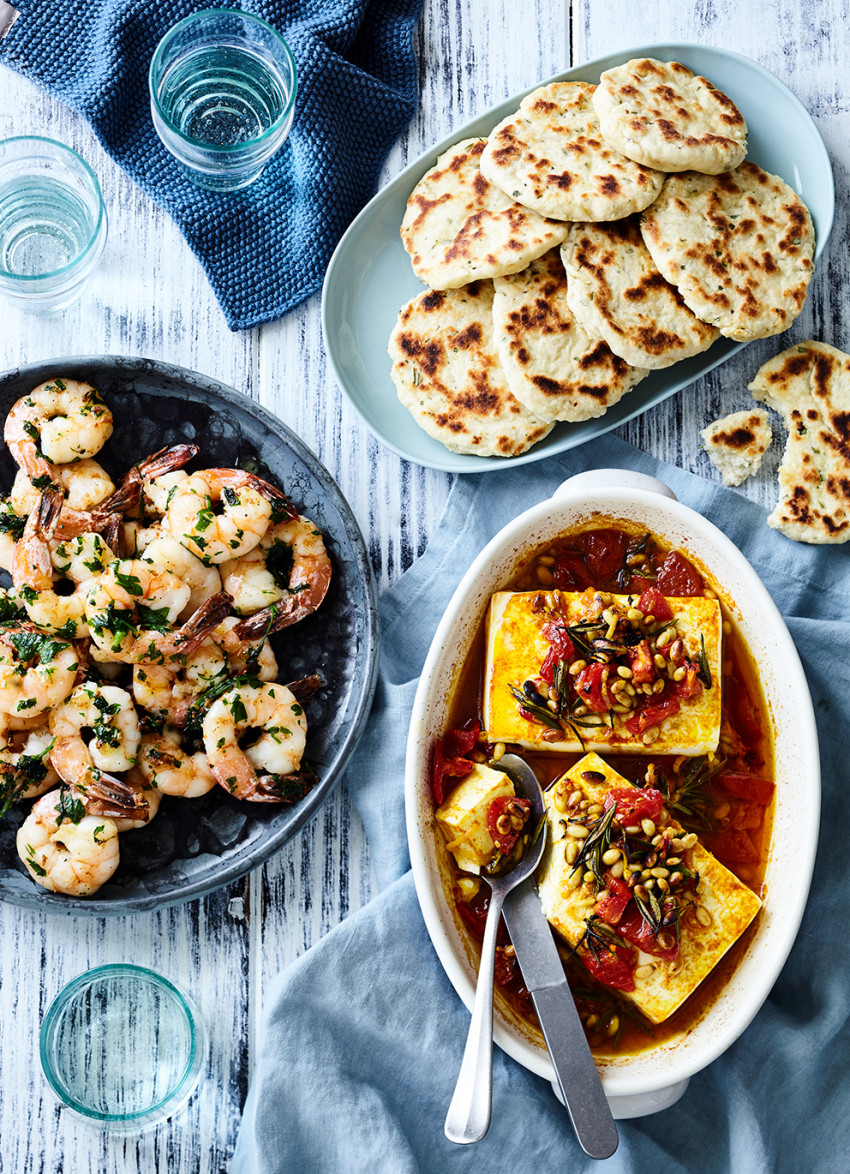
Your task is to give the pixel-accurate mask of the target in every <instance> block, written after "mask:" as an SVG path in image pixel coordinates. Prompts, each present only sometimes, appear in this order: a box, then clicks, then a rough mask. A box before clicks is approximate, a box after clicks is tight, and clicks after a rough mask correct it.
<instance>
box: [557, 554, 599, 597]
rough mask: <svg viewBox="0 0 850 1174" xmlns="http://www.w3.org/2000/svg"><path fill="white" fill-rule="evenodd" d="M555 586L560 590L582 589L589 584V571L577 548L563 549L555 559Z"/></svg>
mask: <svg viewBox="0 0 850 1174" xmlns="http://www.w3.org/2000/svg"><path fill="white" fill-rule="evenodd" d="M554 576H555V586H556V587H557V588H558V589H559V590H560V591H584V589H585V587H589V586H590V582H591V580H590V571H589V570H588V569H587V563H586V562H585V561H584V555H582V554H580V553H579V552H578V551H577V550H565V551H562V552H561V554H559V555H558V557H557V558H556V559H555V570H554Z"/></svg>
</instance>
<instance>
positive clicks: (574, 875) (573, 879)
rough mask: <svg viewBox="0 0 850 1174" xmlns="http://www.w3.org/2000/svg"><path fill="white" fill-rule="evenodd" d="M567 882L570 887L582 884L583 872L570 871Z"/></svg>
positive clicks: (575, 887)
mask: <svg viewBox="0 0 850 1174" xmlns="http://www.w3.org/2000/svg"><path fill="white" fill-rule="evenodd" d="M566 884H567V888H568V889H577V888H578V887H579V885H580V884H581V873H580V872H571V873H568V875H567V881H566Z"/></svg>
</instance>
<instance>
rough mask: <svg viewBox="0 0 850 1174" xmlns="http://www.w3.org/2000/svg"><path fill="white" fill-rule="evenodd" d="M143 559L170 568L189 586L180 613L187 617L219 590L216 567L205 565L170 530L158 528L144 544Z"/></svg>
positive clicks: (219, 577)
mask: <svg viewBox="0 0 850 1174" xmlns="http://www.w3.org/2000/svg"><path fill="white" fill-rule="evenodd" d="M143 558H144V561H145V562H149V563H153V564H154V565H155V566H157V567H159V568H160V569H161V570H164V571H170V572H171V574H172V575H176V576H177V578H178V579H179V580H180V581H181V583H185V584H186V586H187V587H188V588H189V589H190V592H191V594H190V595H189V599H188V602H187V603H186V606H185V607H184V608H183V610H182V611H181V612H180V616H181V618H183V619H188V618H189V616H190V615H192V613H193V612H196V611H197V610H198V608H199V607H200V606H201V604H202V603H206V601H207V600H208V599H210V598H211V597H212V596H213V595H218V594H219V592H220V591H221V575H219V573H218V570H217V569H216V567H211V566H207V565H205V564H204V563H202V562H201V560H200V559H199V558H196V557H195V555H194V554H192V552H191V551H189V550H187V549H186V548H185V546H181V545H180V543H179V542H178V541H177V539H176V538H172V537H171V535H170V534H163V533H162V532H160V533H159V534H158V535H157V536H156V537H155V538H154V539H153V540H152V541H151V542H149V543H148V544H147V545H146V546H145V550H144V555H143Z"/></svg>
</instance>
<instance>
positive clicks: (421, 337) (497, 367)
mask: <svg viewBox="0 0 850 1174" xmlns="http://www.w3.org/2000/svg"><path fill="white" fill-rule="evenodd" d="M389 353H390V357H391V358H392V360H393V369H392V377H393V382H394V383H395V385H396V390H397V392H398V398H399V400H400V401H401V402H402V404H404V406H405V407H406V408H407V410H408V411H409V412H410V413H411V415H412V416H413V418H414V420H416V422H417V424H419V426H420V427H421V428H424V429H425V431H426V432H427V433H428V435H429V436H433V437H434V439H435V440H439V441H441V442H442V443H443V444H444V445H445V446H446V448H448V449H450V450H451V451H452V452H458V453H471V454H474V455H477V456H487V457H491V456H496V457H513V456H518V455H519V454H520V453H523V452H525V450H526V449H527V448H530V447H531V445H532V444H534V443H535V441H538V440H542V439H543V437H544V436H546V435H547V433H548V432H549V431H551V428H552V425H551V424H550V423H547V422H545V421H543V420H540V419H538V417H537V416H535V415H534V414H533V413H532V412H529V410H528V409H527V408H524V407H523V406H522V404H521V403H520V402H519V400H517V399H516V398H515V397H514V395H513V393H512V392H511V390H510V388H509V386H508V383H507V380H506V379H505V373H504V371H503V370H502V365H501V363H500V362H499V356H498V354H497V352H496V346H495V343H494V341H493V283H492V281H475V282H473V283H472V284H471V285H465V286H463V288H461V289H450V290H443V291H440V290H428V291H427V292H426V293H422V294H419V296H418V297H415V298H413V300H412V301H410V302H408V303H407V305H406V306H404V307H403V309H402V310H401V313H400V314H399V319H398V322H397V324H396V327H395V329H394V330H393V333H392V335H391V336H390V345H389Z"/></svg>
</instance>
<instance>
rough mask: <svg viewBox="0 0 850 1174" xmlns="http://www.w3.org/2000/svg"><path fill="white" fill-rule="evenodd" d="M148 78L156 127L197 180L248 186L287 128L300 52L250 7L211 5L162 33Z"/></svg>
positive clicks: (230, 187)
mask: <svg viewBox="0 0 850 1174" xmlns="http://www.w3.org/2000/svg"><path fill="white" fill-rule="evenodd" d="M149 82H150V94H151V116H152V118H153V123H154V126H155V128H156V132H157V134H158V135H159V137H160V139H161V140H162V142H163V144H164V146H165V147H166V149H167V150H168V151H170V152H171V154H172V155H173V156H174V157H175V159H177V161H178V163H179V164H180V165H181V167H182V170H183V172H184V174H185V175H186V176H187V178H188V179H190V180H191V181H192V183H194V184H197V185H198V186H199V187H202V188H208V189H209V190H211V191H218V192H228V191H238V190H239V189H240V188H244V187H247V186H248V185H249V184H251V183H253V182H254V180H256V179H257V178H259V176H260V175H261V174H262V172H263V169H264V168H265V166H266V164H267V163H268V161H269V159H271V157H272V155H274V154H275V153H276V152H277V151H278V150H279V149H280V147H281V146H282V144H283V142H284V140H285V139H286V137H287V135H288V134H289V129H290V127H291V125H292V115H293V110H294V107H295V93H296V89H297V70H296V66H295V59H294V57H293V56H292V53H291V51H290V49H289V46H288V45H287V43H286V41H285V40H284V39H283V37H282V36H281V35H280V33H278V32H277V30H276V29H274V28H272V26H271V25H270V24H267V23H266V21H264V20H262V19H261V18H260V17H258V16H254V15H253V14H252V13H249V12H238V11H236V10H233V9H226V8H210V9H206V10H205V11H203V12H196V13H193V14H192V15H191V16H187V17H185V18H184V19H183V20H181V21H180V22H179V23H178V24H176V25H175V26H174V28H173V29H171V30H170V31H169V32H168V33H166V35H165V36H164V37H163V39H162V40H161V41H160V43H159V45H158V47H157V50H156V52H155V53H154V56H153V60H152V61H151V67H150V75H149Z"/></svg>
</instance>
